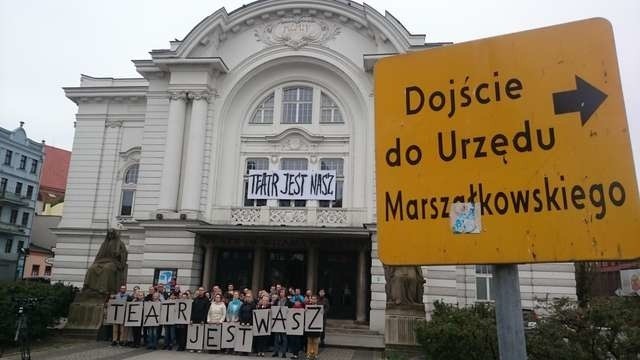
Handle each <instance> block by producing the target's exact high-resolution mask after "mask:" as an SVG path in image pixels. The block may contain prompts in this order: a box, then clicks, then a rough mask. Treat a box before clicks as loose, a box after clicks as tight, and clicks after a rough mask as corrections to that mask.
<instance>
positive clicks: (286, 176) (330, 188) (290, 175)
mask: <svg viewBox="0 0 640 360" xmlns="http://www.w3.org/2000/svg"><path fill="white" fill-rule="evenodd" d="M247 198H248V199H278V200H335V199H336V172H335V171H334V170H249V175H248V184H247Z"/></svg>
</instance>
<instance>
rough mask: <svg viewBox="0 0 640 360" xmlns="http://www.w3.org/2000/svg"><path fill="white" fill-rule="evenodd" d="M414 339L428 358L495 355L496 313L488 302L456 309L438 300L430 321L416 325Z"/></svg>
mask: <svg viewBox="0 0 640 360" xmlns="http://www.w3.org/2000/svg"><path fill="white" fill-rule="evenodd" d="M416 338H417V340H418V343H419V344H420V346H421V347H422V349H423V352H424V355H425V357H426V359H427V360H470V359H471V360H485V359H497V358H498V341H497V334H496V323H495V312H494V309H493V307H492V306H491V305H487V304H481V303H479V304H476V305H473V306H470V307H466V308H459V307H456V306H453V305H449V304H445V303H442V302H438V301H437V302H435V303H434V310H433V313H432V314H431V321H427V322H425V323H422V324H420V325H419V326H418V327H417V329H416Z"/></svg>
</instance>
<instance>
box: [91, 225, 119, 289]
mask: <svg viewBox="0 0 640 360" xmlns="http://www.w3.org/2000/svg"><path fill="white" fill-rule="evenodd" d="M126 268H127V247H126V246H125V245H124V243H123V242H122V241H121V240H120V232H119V231H118V230H116V229H109V230H108V231H107V236H106V237H105V239H104V242H103V243H102V245H100V250H98V254H96V258H95V260H94V261H93V264H92V265H91V266H90V267H89V269H88V270H87V274H86V276H85V278H84V286H83V288H82V292H86V291H88V292H93V293H99V294H105V295H109V294H114V293H116V292H117V290H118V288H119V287H120V285H122V284H123V283H125V282H126V275H127V274H126Z"/></svg>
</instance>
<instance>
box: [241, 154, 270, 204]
mask: <svg viewBox="0 0 640 360" xmlns="http://www.w3.org/2000/svg"><path fill="white" fill-rule="evenodd" d="M249 170H269V159H268V158H249V159H247V166H246V171H245V172H244V206H265V205H267V200H266V199H248V198H247V193H248V190H249V178H248V174H249Z"/></svg>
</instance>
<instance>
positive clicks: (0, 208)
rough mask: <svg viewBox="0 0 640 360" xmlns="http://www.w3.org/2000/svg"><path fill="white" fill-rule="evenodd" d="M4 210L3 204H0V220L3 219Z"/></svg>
mask: <svg viewBox="0 0 640 360" xmlns="http://www.w3.org/2000/svg"><path fill="white" fill-rule="evenodd" d="M2 210H4V209H3V208H2V206H0V221H2Z"/></svg>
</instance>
